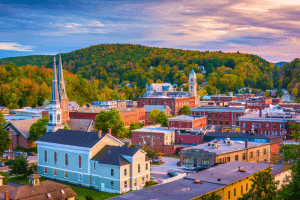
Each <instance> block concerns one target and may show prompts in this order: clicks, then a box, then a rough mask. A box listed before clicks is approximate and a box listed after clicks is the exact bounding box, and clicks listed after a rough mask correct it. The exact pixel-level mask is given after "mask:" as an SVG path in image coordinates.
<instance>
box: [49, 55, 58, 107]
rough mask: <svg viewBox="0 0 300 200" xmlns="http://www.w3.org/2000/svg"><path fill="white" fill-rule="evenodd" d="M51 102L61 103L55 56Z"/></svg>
mask: <svg viewBox="0 0 300 200" xmlns="http://www.w3.org/2000/svg"><path fill="white" fill-rule="evenodd" d="M50 104H59V96H58V89H57V79H56V60H55V57H54V62H53V80H52V95H51V102H50Z"/></svg>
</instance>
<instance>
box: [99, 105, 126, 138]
mask: <svg viewBox="0 0 300 200" xmlns="http://www.w3.org/2000/svg"><path fill="white" fill-rule="evenodd" d="M95 127H96V128H97V129H98V130H101V131H102V132H103V133H107V132H108V129H111V132H112V134H114V135H115V136H117V137H119V138H123V137H124V136H125V134H126V129H125V123H124V122H123V121H122V120H121V116H120V114H119V111H117V110H116V109H111V110H110V111H103V110H102V111H100V113H99V114H98V115H96V117H95Z"/></svg>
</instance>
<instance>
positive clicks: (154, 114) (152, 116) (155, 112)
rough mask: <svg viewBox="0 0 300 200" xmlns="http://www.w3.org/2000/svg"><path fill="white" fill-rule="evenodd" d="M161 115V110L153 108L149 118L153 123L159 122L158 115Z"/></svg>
mask: <svg viewBox="0 0 300 200" xmlns="http://www.w3.org/2000/svg"><path fill="white" fill-rule="evenodd" d="M158 115H159V110H158V109H153V110H151V112H150V113H149V115H148V120H150V121H152V122H153V124H154V125H155V124H157V117H158Z"/></svg>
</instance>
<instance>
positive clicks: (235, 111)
mask: <svg viewBox="0 0 300 200" xmlns="http://www.w3.org/2000/svg"><path fill="white" fill-rule="evenodd" d="M247 112H248V109H245V108H243V107H226V106H224V107H198V108H192V109H191V115H198V116H207V125H223V126H224V125H225V126H239V125H240V122H239V117H240V116H243V115H245V113H247Z"/></svg>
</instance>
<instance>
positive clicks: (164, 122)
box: [156, 111, 168, 127]
mask: <svg viewBox="0 0 300 200" xmlns="http://www.w3.org/2000/svg"><path fill="white" fill-rule="evenodd" d="M156 120H157V121H156V123H159V124H161V126H162V127H167V126H168V119H167V116H166V113H165V112H164V111H160V112H159V114H158V116H157V119H156Z"/></svg>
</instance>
